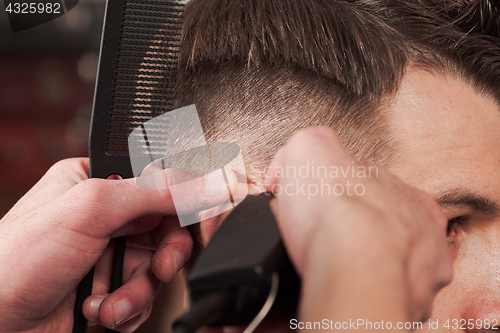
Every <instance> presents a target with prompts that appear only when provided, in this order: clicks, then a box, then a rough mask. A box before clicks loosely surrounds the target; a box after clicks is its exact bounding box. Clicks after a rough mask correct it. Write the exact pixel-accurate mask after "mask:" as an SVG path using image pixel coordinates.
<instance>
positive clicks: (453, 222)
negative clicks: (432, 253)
mask: <svg viewBox="0 0 500 333" xmlns="http://www.w3.org/2000/svg"><path fill="white" fill-rule="evenodd" d="M467 220H468V216H467V215H462V216H457V217H454V218H451V219H449V220H448V225H447V226H446V238H448V239H452V238H453V237H454V236H456V234H457V227H460V226H462V225H463V224H464V223H465V222H467Z"/></svg>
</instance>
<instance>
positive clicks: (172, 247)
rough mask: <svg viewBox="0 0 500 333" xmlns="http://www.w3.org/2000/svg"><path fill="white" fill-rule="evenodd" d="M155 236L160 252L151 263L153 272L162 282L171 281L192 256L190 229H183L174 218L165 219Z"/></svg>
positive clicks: (156, 253)
mask: <svg viewBox="0 0 500 333" xmlns="http://www.w3.org/2000/svg"><path fill="white" fill-rule="evenodd" d="M155 236H156V241H157V243H158V250H157V251H156V252H155V254H154V255H153V259H152V261H151V262H152V264H151V265H152V270H153V272H154V274H155V275H156V277H158V279H160V280H161V281H165V282H166V281H170V280H171V279H172V278H173V277H174V275H175V274H176V273H177V272H178V271H179V270H180V269H181V268H182V267H183V266H184V264H185V263H186V262H187V261H188V259H189V257H190V256H191V252H192V250H193V239H192V238H191V234H190V233H189V231H188V229H187V228H186V227H181V226H180V224H179V221H178V219H177V218H176V217H173V216H167V217H165V218H164V219H163V221H162V223H161V225H160V228H159V230H158V233H155Z"/></svg>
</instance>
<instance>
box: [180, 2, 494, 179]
mask: <svg viewBox="0 0 500 333" xmlns="http://www.w3.org/2000/svg"><path fill="white" fill-rule="evenodd" d="M489 1H490V0H472V1H469V0H468V1H467V6H468V7H467V8H472V9H469V10H468V12H471V11H474V12H475V13H479V9H481V10H482V11H481V13H482V14H477V15H476V17H477V18H480V19H481V20H482V21H480V23H478V22H472V21H470V20H468V21H467V20H466V18H465V16H463V15H459V14H452V10H451V8H452V7H453V6H455V7H453V8H458V7H457V6H458V5H457V4H456V3H455V5H451V6H452V7H450V6H448V7H447V6H445V5H446V4H447V3H453V1H448V0H387V1H386V0H370V1H367V0H353V1H343V0H272V1H269V0H238V1H236V0H191V1H190V3H189V4H188V5H187V6H186V11H185V14H184V24H183V36H182V42H181V46H180V53H179V59H178V73H177V85H176V89H175V91H176V106H177V107H180V106H184V105H188V104H196V106H197V108H198V111H199V114H200V117H201V120H202V125H203V127H204V131H205V134H206V136H207V139H208V140H209V141H232V142H235V143H237V144H238V145H240V147H241V148H242V151H243V156H244V159H245V162H246V163H247V173H248V174H249V176H250V178H251V179H253V180H254V181H256V182H257V183H258V182H259V181H260V180H261V179H260V176H261V174H262V171H263V170H264V168H265V167H266V166H267V164H268V163H269V160H270V159H271V157H272V156H273V155H274V153H275V152H276V150H277V149H278V148H279V147H280V146H281V145H282V144H283V143H284V142H285V141H286V140H287V139H288V138H289V137H290V136H291V135H292V134H293V133H294V132H296V131H297V130H299V129H301V128H304V127H307V126H312V125H326V126H330V127H332V128H334V129H335V130H336V131H337V133H338V134H339V136H340V138H341V140H342V141H343V143H344V146H345V147H346V148H347V150H348V151H349V152H350V153H351V154H352V155H353V156H355V157H357V158H358V159H360V160H363V161H365V162H369V163H370V162H372V163H373V162H376V163H378V164H384V163H387V162H388V161H390V159H391V156H392V153H393V152H394V150H393V149H390V148H392V145H391V143H392V141H391V137H390V135H389V133H388V132H387V130H386V129H385V126H384V113H383V109H384V106H385V105H386V104H385V102H388V101H390V99H391V96H393V95H394V93H395V92H396V90H397V87H398V86H399V83H400V80H401V77H402V75H403V71H404V69H405V67H406V66H408V64H410V63H411V64H412V65H413V66H420V67H422V68H424V69H427V70H429V71H431V72H441V73H445V74H451V75H454V76H456V77H459V78H461V79H464V80H465V81H467V82H468V83H470V84H472V85H473V86H474V87H476V89H477V90H478V91H479V92H480V93H484V94H487V95H493V96H495V97H496V98H497V100H498V101H500V89H499V87H500V60H499V57H500V46H499V45H498V39H497V38H496V37H494V34H495V33H498V30H495V29H496V28H495V24H496V25H497V26H498V20H496V21H495V19H494V18H493V16H491V15H490V19H488V20H487V19H486V17H487V15H489V14H487V13H490V12H491V11H485V10H484V7H481V6H480V5H479V3H490V2H489ZM459 2H460V3H462V5H463V4H464V3H465V1H459ZM461 8H462V9H458V10H455V12H460V13H462V12H463V10H464V7H461ZM474 8H475V9H474ZM478 8H479V9H478ZM495 10H497V9H495ZM490 14H491V13H490ZM450 15H452V16H450ZM488 22H489V23H488ZM470 24H472V25H473V26H475V27H476V28H475V29H476V30H475V31H474V32H471V31H465V29H467V28H468V27H469V25H470ZM478 26H482V27H483V28H481V29H479V28H477V27H478ZM486 34H489V35H490V36H486Z"/></svg>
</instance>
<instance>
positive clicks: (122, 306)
mask: <svg viewBox="0 0 500 333" xmlns="http://www.w3.org/2000/svg"><path fill="white" fill-rule="evenodd" d="M113 306H114V307H115V323H116V326H118V325H120V324H122V323H123V322H124V321H125V320H127V319H128V318H129V317H130V313H131V312H132V305H131V304H130V302H129V301H128V300H127V299H120V300H118V301H114V302H113Z"/></svg>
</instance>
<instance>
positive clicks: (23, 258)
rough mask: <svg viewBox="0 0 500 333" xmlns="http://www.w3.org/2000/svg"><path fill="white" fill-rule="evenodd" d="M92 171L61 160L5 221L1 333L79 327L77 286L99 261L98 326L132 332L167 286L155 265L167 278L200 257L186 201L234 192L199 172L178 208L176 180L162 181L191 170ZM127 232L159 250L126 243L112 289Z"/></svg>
mask: <svg viewBox="0 0 500 333" xmlns="http://www.w3.org/2000/svg"><path fill="white" fill-rule="evenodd" d="M88 171H89V163H88V159H83V158H80V159H70V160H64V161H61V162H58V163H57V164H55V165H54V166H53V167H52V168H51V169H50V170H49V171H48V172H47V173H46V175H45V176H44V177H43V178H42V179H41V180H40V181H39V182H38V183H37V184H36V185H35V186H34V187H33V188H32V189H31V190H30V191H29V192H28V193H27V194H26V195H25V196H24V197H23V198H22V199H21V200H20V201H19V202H18V203H17V204H16V205H15V206H14V207H13V208H12V209H11V210H10V211H9V212H8V213H7V214H6V215H5V216H4V217H3V218H2V219H1V220H0V235H1V236H0V266H2V270H0V281H1V285H2V286H3V287H2V288H0V299H2V302H1V304H0V327H1V328H2V329H1V330H2V332H8V333H14V332H70V331H71V328H72V324H73V306H74V303H75V297H76V287H77V284H78V282H79V281H80V280H81V279H82V278H83V277H84V276H85V274H86V273H87V272H88V271H89V270H90V268H91V267H92V266H94V265H95V266H96V270H95V276H94V284H93V295H92V296H90V297H88V298H87V300H86V301H85V304H84V305H83V313H84V315H85V316H86V317H87V318H88V319H89V321H90V323H89V324H90V325H92V324H100V325H102V326H106V327H109V328H114V329H115V330H116V331H118V332H132V331H133V330H135V329H136V328H137V327H138V326H139V325H140V324H141V323H142V322H144V321H145V320H146V319H147V318H148V316H149V313H150V311H151V305H152V302H153V299H154V297H155V295H156V293H157V292H158V289H159V287H160V280H159V279H158V278H157V277H156V276H155V275H154V273H153V271H154V269H152V268H151V264H152V263H154V264H155V266H160V267H161V268H162V274H158V276H159V277H160V278H161V279H163V280H167V281H168V280H170V279H171V278H172V277H173V275H174V274H175V273H176V272H177V270H178V269H180V267H182V265H183V264H184V258H188V257H189V256H190V254H191V248H192V242H191V236H190V235H189V232H188V231H187V229H186V228H180V226H179V223H178V221H177V218H176V217H175V212H176V208H177V206H181V207H182V209H184V210H185V211H187V212H189V211H193V212H194V211H199V210H203V209H206V208H207V206H208V207H210V206H211V205H213V204H220V203H222V202H224V200H225V198H224V195H225V192H226V191H227V187H226V185H225V184H224V182H223V181H224V180H223V179H222V178H221V179H219V180H216V182H217V181H219V182H220V183H222V184H223V185H224V186H223V187H217V186H216V185H217V184H210V185H212V186H211V191H208V192H207V191H205V190H206V188H205V185H206V184H205V181H204V178H203V177H195V179H194V180H193V181H192V182H190V183H187V182H186V183H182V184H181V186H180V187H179V188H178V190H179V191H180V192H183V193H181V195H180V197H181V198H182V200H183V201H182V202H180V201H176V204H175V207H174V203H173V200H172V196H171V193H170V191H169V188H168V186H160V189H156V188H155V187H156V185H158V184H160V185H161V184H162V183H166V182H167V179H172V178H173V179H174V180H180V179H184V180H192V175H191V174H185V173H183V172H179V171H176V170H165V171H162V172H160V173H158V174H156V175H154V177H151V176H145V177H143V178H142V179H141V182H139V181H137V182H136V179H126V180H104V179H88ZM231 179H232V178H231ZM139 183H141V185H142V186H138V184H139ZM236 186H237V183H236V179H235V178H234V181H232V182H231V183H230V187H231V188H233V189H235V188H236ZM161 187H163V188H161ZM207 193H208V194H207ZM184 200H185V201H184ZM125 235H128V236H131V235H132V236H131V237H129V238H128V240H129V241H130V242H132V243H142V244H143V245H149V247H157V246H158V247H159V248H160V250H159V251H157V252H153V251H151V250H146V249H143V248H137V247H136V246H129V247H127V250H126V253H125V262H124V278H123V286H122V287H120V288H119V289H117V290H116V291H115V292H113V293H112V294H109V293H107V291H108V290H109V281H110V276H111V272H110V270H111V269H110V267H111V262H112V246H110V240H111V239H112V238H115V237H119V236H125ZM158 258H161V259H158ZM158 262H161V265H158ZM92 330H93V329H92ZM91 332H92V331H91Z"/></svg>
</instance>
